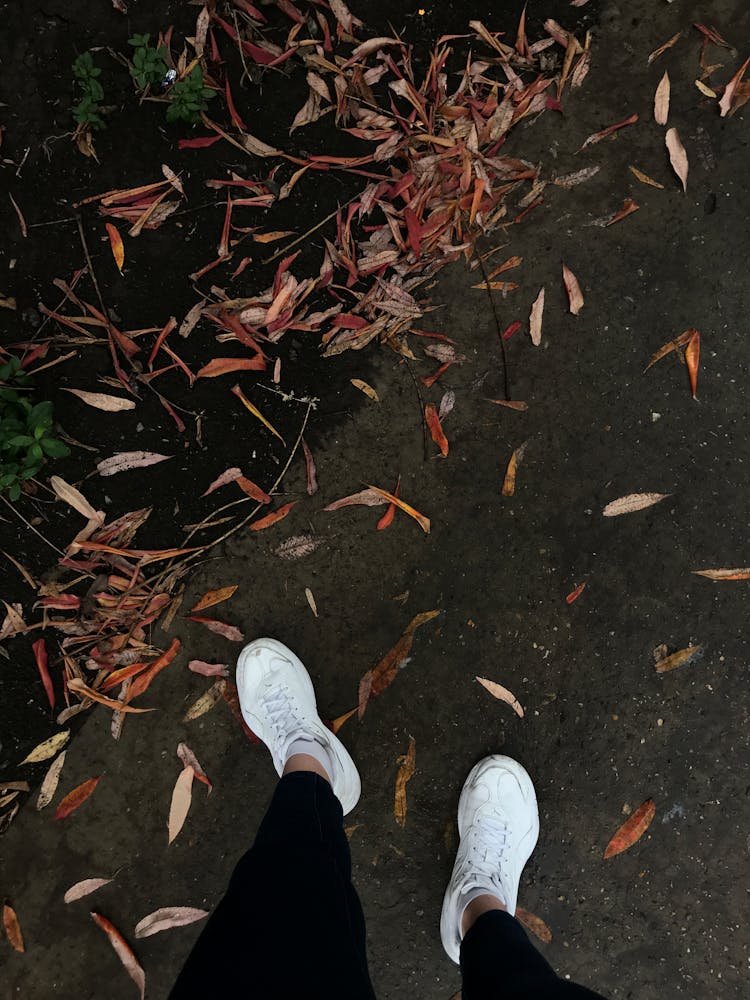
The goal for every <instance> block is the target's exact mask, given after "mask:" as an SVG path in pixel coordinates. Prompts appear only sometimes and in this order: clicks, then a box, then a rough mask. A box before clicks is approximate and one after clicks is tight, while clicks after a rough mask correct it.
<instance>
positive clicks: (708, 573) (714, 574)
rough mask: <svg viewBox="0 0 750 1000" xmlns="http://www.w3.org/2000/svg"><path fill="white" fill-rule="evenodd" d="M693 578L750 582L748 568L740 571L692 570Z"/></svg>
mask: <svg viewBox="0 0 750 1000" xmlns="http://www.w3.org/2000/svg"><path fill="white" fill-rule="evenodd" d="M693 573H694V575H695V576H705V577H706V578H707V579H708V580H713V581H714V582H718V581H719V580H750V567H743V568H742V569H694V570H693Z"/></svg>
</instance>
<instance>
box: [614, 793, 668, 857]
mask: <svg viewBox="0 0 750 1000" xmlns="http://www.w3.org/2000/svg"><path fill="white" fill-rule="evenodd" d="M655 815H656V805H655V804H654V800H653V799H646V801H645V802H644V803H643V805H642V806H639V807H638V809H636V811H635V812H634V813H633V815H632V816H631V817H630V818H629V819H627V820H626V821H625V822H624V823H623V824H622V826H621V827H620V829H619V830H618V831H617V833H616V834H615V835H614V837H613V838H612V839H611V840H610V842H609V843H608V844H607V847H606V849H605V851H604V857H605V858H613V857H614V856H615V855H616V854H621V853H622V852H623V851H627V849H628V848H629V847H632V846H633V844H634V843H635V842H636V841H637V840H639V839H640V838H641V837H642V836H643V834H644V833H645V832H646V830H647V829H648V827H649V825H650V824H651V820H652V819H653V818H654V816H655Z"/></svg>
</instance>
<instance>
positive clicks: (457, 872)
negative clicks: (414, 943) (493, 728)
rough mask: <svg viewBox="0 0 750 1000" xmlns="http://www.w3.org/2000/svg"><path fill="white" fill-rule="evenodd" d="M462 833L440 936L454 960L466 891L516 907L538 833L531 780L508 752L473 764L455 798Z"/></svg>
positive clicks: (457, 951) (442, 917)
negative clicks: (458, 796)
mask: <svg viewBox="0 0 750 1000" xmlns="http://www.w3.org/2000/svg"><path fill="white" fill-rule="evenodd" d="M458 832H459V835H460V837H461V840H460V843H459V845H458V853H457V855H456V863H455V865H454V866H453V874H452V875H451V879H450V882H449V883H448V888H447V889H446V890H445V897H444V899H443V911H442V913H441V915H440V937H441V938H442V941H443V947H444V948H445V950H446V952H447V953H448V957H449V958H451V959H453V961H454V962H456V963H458V957H459V952H460V948H461V938H462V934H461V918H462V917H463V912H464V908H465V906H466V902H467V897H468V895H469V893H471V894H472V895H475V896H476V894H477V890H479V891H480V892H487V893H489V894H491V895H493V896H497V897H499V899H500V900H501V902H502V903H503V904H504V906H505V907H506V909H507V911H508V913H510V914H511V915H513V914H514V913H515V912H516V902H517V900H518V883H519V882H520V879H521V872H522V871H523V867H524V865H525V864H526V862H527V861H528V860H529V857H530V856H531V852H532V851H533V850H534V847H535V846H536V842H537V838H538V837H539V813H538V811H537V804H536V794H535V792H534V784H533V782H532V780H531V778H530V777H529V775H528V774H527V773H526V771H525V769H524V768H523V767H521V765H520V764H519V763H518V762H517V761H515V760H513V759H512V758H511V757H504V756H503V755H502V754H493V755H492V756H491V757H485V758H484V760H480V762H479V763H478V764H477V765H476V766H475V767H474V768H472V770H471V772H470V774H469V777H468V778H467V779H466V781H465V783H464V787H463V790H462V792H461V798H460V799H459V801H458Z"/></svg>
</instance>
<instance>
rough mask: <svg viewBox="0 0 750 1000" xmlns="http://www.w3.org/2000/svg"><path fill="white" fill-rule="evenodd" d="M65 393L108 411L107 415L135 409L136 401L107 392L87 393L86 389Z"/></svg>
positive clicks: (67, 390) (68, 390) (71, 390)
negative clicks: (110, 394)
mask: <svg viewBox="0 0 750 1000" xmlns="http://www.w3.org/2000/svg"><path fill="white" fill-rule="evenodd" d="M64 391H65V392H70V393H72V394H73V395H74V396H78V398H79V399H81V400H83V402H84V403H87V404H88V405H89V406H93V407H95V408H96V409H97V410H106V411H107V413H119V412H120V411H121V410H134V409H135V401H134V400H132V399H125V397H124V396H109V395H107V393H105V392H86V391H85V390H84V389H64Z"/></svg>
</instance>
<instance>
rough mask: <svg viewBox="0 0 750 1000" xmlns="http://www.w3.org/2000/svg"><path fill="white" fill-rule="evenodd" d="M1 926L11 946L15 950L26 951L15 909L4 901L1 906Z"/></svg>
mask: <svg viewBox="0 0 750 1000" xmlns="http://www.w3.org/2000/svg"><path fill="white" fill-rule="evenodd" d="M3 927H4V928H5V933H6V935H7V937H8V940H9V941H10V943H11V947H12V948H14V949H15V950H16V951H20V952H24V951H26V946H25V945H24V943H23V934H22V933H21V925H20V923H19V922H18V917H17V916H16V911H15V910H14V909H13V907H12V906H10V904H9V903H5V904H4V906H3Z"/></svg>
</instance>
